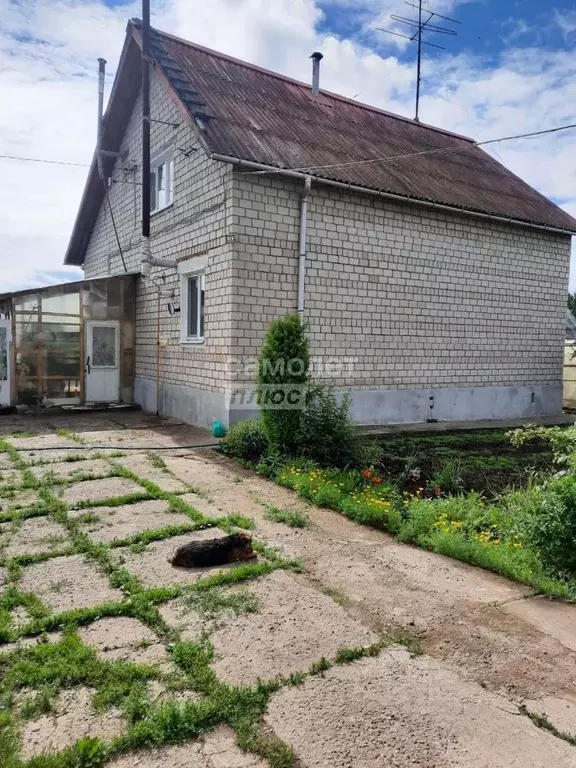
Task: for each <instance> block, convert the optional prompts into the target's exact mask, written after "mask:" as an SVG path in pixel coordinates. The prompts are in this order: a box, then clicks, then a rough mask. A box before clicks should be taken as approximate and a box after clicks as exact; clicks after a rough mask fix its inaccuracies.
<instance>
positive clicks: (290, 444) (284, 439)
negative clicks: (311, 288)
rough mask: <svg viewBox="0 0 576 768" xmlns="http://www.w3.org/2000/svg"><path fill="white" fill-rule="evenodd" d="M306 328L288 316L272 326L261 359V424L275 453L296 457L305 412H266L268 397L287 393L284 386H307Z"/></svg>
mask: <svg viewBox="0 0 576 768" xmlns="http://www.w3.org/2000/svg"><path fill="white" fill-rule="evenodd" d="M305 330H306V328H305V325H304V323H303V322H302V320H301V319H300V317H299V316H298V315H286V316H285V317H281V318H278V319H276V320H273V321H272V323H270V326H269V328H268V331H267V332H266V336H265V338H264V343H263V345H262V349H261V350H260V356H259V359H258V401H259V404H260V406H261V408H262V417H261V418H262V424H263V427H264V432H265V433H266V436H267V438H268V443H269V445H270V449H271V451H272V452H277V453H281V454H284V455H286V456H294V455H295V454H296V453H297V449H298V441H299V438H300V429H301V423H302V410H297V409H294V410H287V409H275V408H269V407H268V408H267V407H266V405H267V402H269V400H268V397H269V396H270V394H271V393H272V392H274V391H275V389H274V385H278V391H284V386H283V385H290V384H294V385H298V386H302V387H303V388H305V387H306V385H307V383H308V378H309V373H308V367H309V357H310V353H309V347H308V339H307V338H306V333H305Z"/></svg>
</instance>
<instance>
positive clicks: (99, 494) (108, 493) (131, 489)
mask: <svg viewBox="0 0 576 768" xmlns="http://www.w3.org/2000/svg"><path fill="white" fill-rule="evenodd" d="M145 492H146V491H145V490H144V488H143V487H142V486H141V485H138V483H135V482H134V481H133V480H130V479H129V478H127V477H107V478H105V479H103V480H85V481H84V482H81V483H75V484H74V485H71V486H69V487H68V488H64V490H63V492H62V498H63V499H64V501H66V502H67V503H68V504H71V505H73V504H76V503H77V502H80V501H105V500H106V499H113V498H116V497H117V496H128V495H129V494H131V493H145Z"/></svg>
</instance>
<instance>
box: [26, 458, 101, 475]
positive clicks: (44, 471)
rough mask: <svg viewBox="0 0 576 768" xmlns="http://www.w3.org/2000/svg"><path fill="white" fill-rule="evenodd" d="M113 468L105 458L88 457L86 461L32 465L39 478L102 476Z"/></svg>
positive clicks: (34, 473)
mask: <svg viewBox="0 0 576 768" xmlns="http://www.w3.org/2000/svg"><path fill="white" fill-rule="evenodd" d="M110 470H111V466H110V464H109V463H108V462H107V461H106V460H105V459H86V460H85V461H55V462H51V463H50V464H37V465H35V466H33V467H31V470H30V471H31V472H32V474H33V475H34V476H35V477H37V478H38V479H39V480H44V479H46V478H50V477H58V478H62V479H65V480H68V479H70V480H74V477H75V476H77V475H82V476H83V477H84V476H86V475H92V476H94V477H101V476H103V475H107V474H108V473H109V472H110Z"/></svg>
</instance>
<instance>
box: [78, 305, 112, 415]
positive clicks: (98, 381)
mask: <svg viewBox="0 0 576 768" xmlns="http://www.w3.org/2000/svg"><path fill="white" fill-rule="evenodd" d="M85 372H86V394H85V398H84V399H85V400H87V401H88V402H92V403H116V402H118V400H119V399H120V398H119V395H120V323H119V322H116V321H114V320H92V321H91V322H88V323H86V365H85Z"/></svg>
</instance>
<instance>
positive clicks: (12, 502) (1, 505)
mask: <svg viewBox="0 0 576 768" xmlns="http://www.w3.org/2000/svg"><path fill="white" fill-rule="evenodd" d="M39 500H40V499H39V496H38V492H37V491H33V490H31V489H27V490H25V491H17V492H16V493H14V495H11V496H5V497H4V498H0V511H2V512H10V511H11V510H14V509H24V508H25V507H33V506H34V505H35V504H38V502H39Z"/></svg>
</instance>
